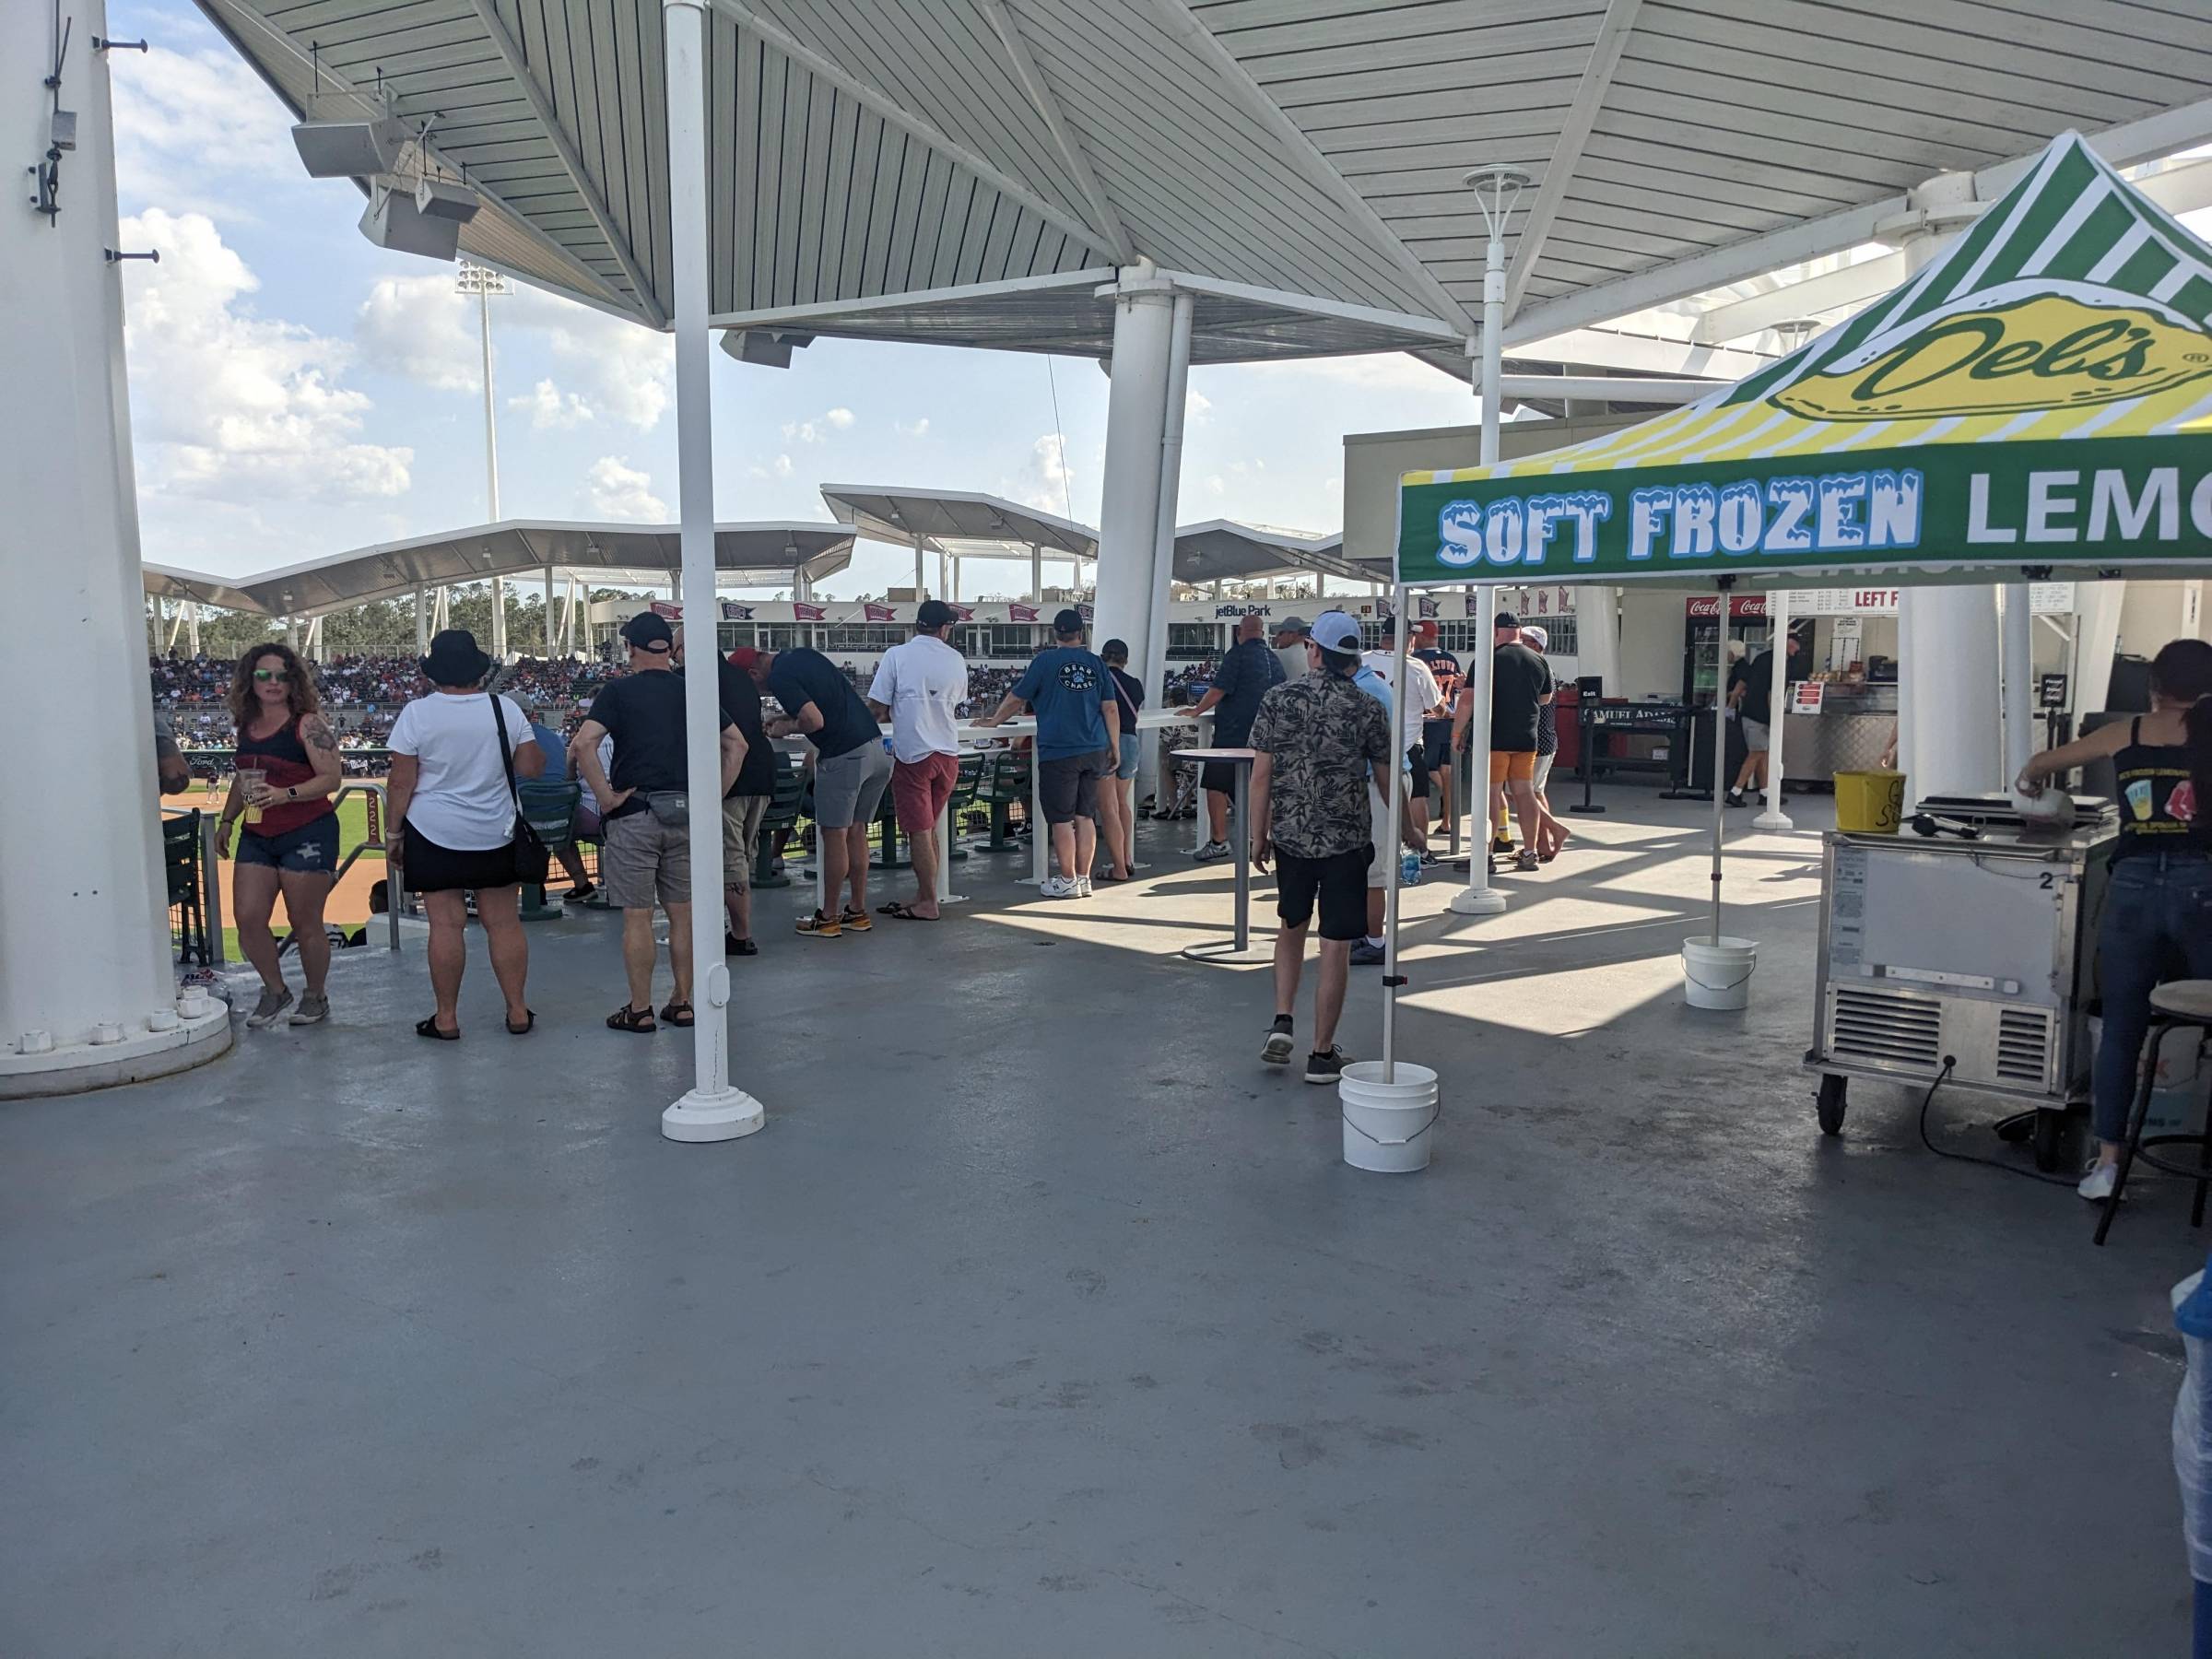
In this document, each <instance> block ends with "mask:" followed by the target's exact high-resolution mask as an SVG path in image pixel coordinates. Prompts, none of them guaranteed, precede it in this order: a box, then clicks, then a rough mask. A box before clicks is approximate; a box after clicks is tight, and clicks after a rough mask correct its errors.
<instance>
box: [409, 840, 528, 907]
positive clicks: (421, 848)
mask: <svg viewBox="0 0 2212 1659" xmlns="http://www.w3.org/2000/svg"><path fill="white" fill-rule="evenodd" d="M399 873H400V879H401V881H402V882H403V883H404V884H405V886H406V890H407V891H408V892H410V893H451V892H456V891H459V890H461V889H463V888H503V887H512V886H513V885H514V884H515V883H516V882H517V881H518V880H520V879H521V878H520V877H517V876H516V875H515V873H514V847H513V845H512V843H509V844H508V845H505V846H499V847H487V848H485V849H484V850H482V851H481V852H477V851H472V850H469V849H465V848H454V847H441V846H440V845H439V844H438V843H437V842H436V841H432V840H431V839H430V838H429V836H427V835H425V834H424V833H423V832H422V831H421V830H418V829H416V828H415V826H414V825H412V824H409V825H407V826H406V838H405V845H404V846H403V848H402V857H401V860H400V865H399Z"/></svg>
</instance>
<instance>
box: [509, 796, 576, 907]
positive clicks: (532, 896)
mask: <svg viewBox="0 0 2212 1659" xmlns="http://www.w3.org/2000/svg"><path fill="white" fill-rule="evenodd" d="M515 793H516V794H518V795H520V796H521V798H522V803H523V818H524V820H525V821H527V822H528V824H529V826H530V828H531V829H533V830H536V831H537V839H538V840H540V841H544V842H545V843H546V851H547V853H555V854H558V853H560V852H561V851H562V850H563V849H564V848H567V847H571V846H573V845H574V844H575V838H576V808H577V806H578V805H579V804H580V803H581V802H582V800H583V785H582V783H579V782H576V781H575V780H574V779H572V778H571V779H567V780H565V781H563V782H559V783H548V782H545V781H544V780H543V779H535V778H534V779H526V780H524V781H522V782H518V783H517V784H516V786H515ZM522 913H523V920H524V921H525V922H550V921H553V920H554V919H555V918H557V917H559V916H560V915H562V914H564V913H565V912H563V911H562V909H561V907H560V906H559V905H558V904H553V903H549V902H548V901H547V898H546V889H545V888H544V887H543V886H542V885H538V886H532V887H526V888H524V889H523V912H522Z"/></svg>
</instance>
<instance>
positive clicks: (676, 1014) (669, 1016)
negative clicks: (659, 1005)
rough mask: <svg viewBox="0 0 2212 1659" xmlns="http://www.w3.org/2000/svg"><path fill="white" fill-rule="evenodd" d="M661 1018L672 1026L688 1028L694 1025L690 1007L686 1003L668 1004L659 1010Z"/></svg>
mask: <svg viewBox="0 0 2212 1659" xmlns="http://www.w3.org/2000/svg"><path fill="white" fill-rule="evenodd" d="M661 1018H663V1019H665V1020H666V1021H667V1022H668V1023H669V1024H670V1025H672V1026H688V1025H691V1024H693V1023H695V1022H694V1021H693V1019H692V1016H691V1005H690V1004H689V1003H688V1002H672V1003H670V1004H669V1005H668V1006H666V1007H665V1008H663V1009H662V1010H661Z"/></svg>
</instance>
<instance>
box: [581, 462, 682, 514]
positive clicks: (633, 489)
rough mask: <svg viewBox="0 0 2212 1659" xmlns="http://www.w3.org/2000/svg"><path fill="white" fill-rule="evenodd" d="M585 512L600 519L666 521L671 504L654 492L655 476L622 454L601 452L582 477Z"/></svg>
mask: <svg viewBox="0 0 2212 1659" xmlns="http://www.w3.org/2000/svg"><path fill="white" fill-rule="evenodd" d="M583 506H584V511H585V512H587V513H589V514H590V515H591V516H592V517H593V518H599V519H645V520H650V521H652V522H653V523H655V524H665V523H666V522H667V519H668V503H667V502H665V501H664V500H661V498H660V497H659V496H656V495H654V494H653V476H652V475H651V474H650V473H643V472H640V471H639V470H638V469H637V468H636V467H634V466H632V465H629V462H627V461H625V460H624V459H623V458H622V457H621V456H619V455H602V456H600V457H599V459H598V460H596V461H594V462H593V463H592V465H591V470H590V471H588V472H586V473H585V474H584V476H583Z"/></svg>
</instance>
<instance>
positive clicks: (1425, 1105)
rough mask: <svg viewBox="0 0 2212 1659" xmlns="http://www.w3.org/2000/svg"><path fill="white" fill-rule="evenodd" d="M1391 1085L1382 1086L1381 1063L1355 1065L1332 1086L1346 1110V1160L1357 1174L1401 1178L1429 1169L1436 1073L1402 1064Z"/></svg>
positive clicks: (1394, 1070)
mask: <svg viewBox="0 0 2212 1659" xmlns="http://www.w3.org/2000/svg"><path fill="white" fill-rule="evenodd" d="M1392 1074H1393V1080H1392V1081H1390V1082H1388V1083H1385V1082H1383V1081H1382V1061H1380V1060H1355V1061H1354V1062H1353V1063H1352V1064H1351V1065H1347V1066H1346V1067H1345V1068H1344V1075H1343V1076H1342V1077H1339V1078H1338V1079H1337V1081H1336V1099H1337V1101H1338V1103H1339V1104H1340V1105H1341V1106H1342V1108H1343V1111H1344V1161H1345V1162H1346V1163H1347V1164H1350V1165H1351V1166H1352V1168H1353V1169H1355V1170H1376V1171H1381V1172H1382V1173H1383V1174H1386V1175H1397V1174H1404V1173H1406V1171H1412V1170H1425V1169H1427V1168H1428V1167H1429V1147H1430V1142H1432V1141H1434V1140H1435V1139H1436V1120H1437V1115H1438V1113H1439V1112H1441V1110H1442V1108H1441V1107H1440V1106H1439V1105H1438V1104H1437V1094H1436V1074H1435V1073H1434V1072H1432V1071H1430V1069H1429V1068H1428V1067H1427V1066H1425V1065H1414V1064H1413V1063H1412V1062H1411V1061H1409V1060H1401V1061H1399V1062H1398V1063H1397V1064H1396V1065H1394V1066H1393V1067H1392Z"/></svg>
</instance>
